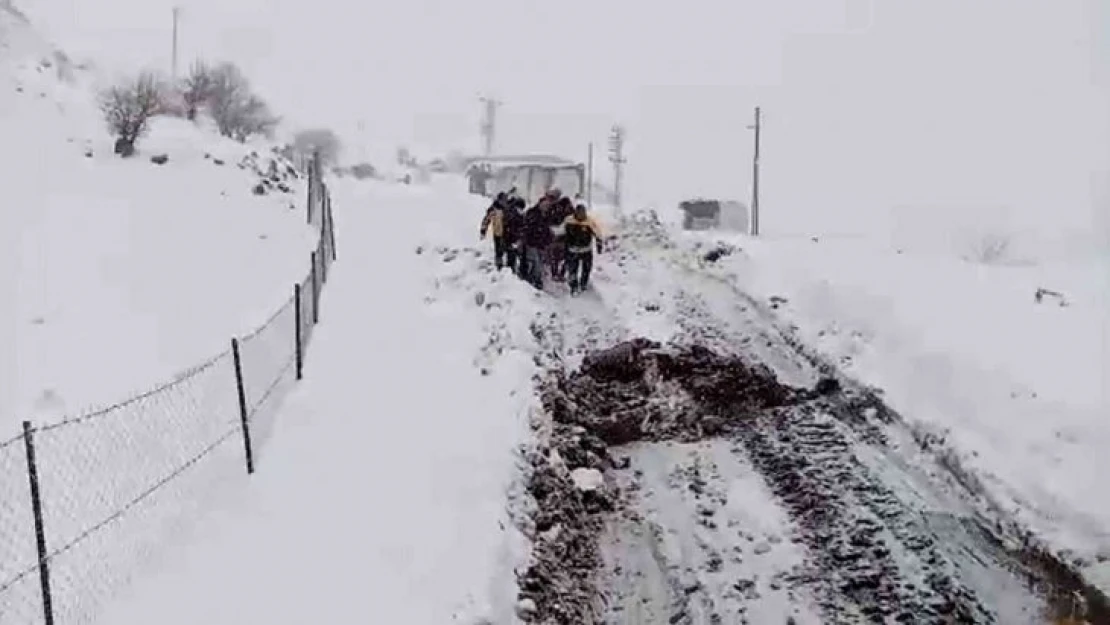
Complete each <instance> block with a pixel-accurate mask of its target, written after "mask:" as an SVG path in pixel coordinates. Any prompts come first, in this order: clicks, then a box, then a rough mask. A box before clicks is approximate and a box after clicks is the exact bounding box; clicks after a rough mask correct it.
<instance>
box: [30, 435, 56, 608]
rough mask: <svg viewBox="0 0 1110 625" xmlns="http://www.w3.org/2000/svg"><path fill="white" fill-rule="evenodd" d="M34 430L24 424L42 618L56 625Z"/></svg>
mask: <svg viewBox="0 0 1110 625" xmlns="http://www.w3.org/2000/svg"><path fill="white" fill-rule="evenodd" d="M34 431H35V430H34V428H33V427H31V422H30V421H24V422H23V445H24V447H25V448H26V450H27V479H28V480H29V481H30V483H31V511H32V513H33V514H34V517H35V544H36V546H37V547H38V554H39V583H40V584H41V586H42V616H43V622H44V623H45V624H46V625H54V598H53V594H52V593H51V591H50V561H49V559H48V557H47V552H46V524H45V523H44V521H43V518H42V492H41V491H40V490H39V470H38V463H37V462H35V441H34Z"/></svg>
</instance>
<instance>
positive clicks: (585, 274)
mask: <svg viewBox="0 0 1110 625" xmlns="http://www.w3.org/2000/svg"><path fill="white" fill-rule="evenodd" d="M563 228H564V231H565V233H566V234H565V235H564V244H565V246H566V267H567V273H568V279H567V282H568V283H569V286H570V292H571V295H575V294H578V293H581V292H582V291H584V290H585V289H586V287H587V286H589V283H590V271H592V270H593V267H594V248H595V247H596V248H597V252H598V254H600V253H601V228H599V227H598V225H597V222H596V221H594V218H593V217H590V215H589V214H588V212H587V211H586V205H585V204H579V205H578V206H576V207H575V208H574V214H572V215H571V216H569V217H567V218H566V221H564V222H563Z"/></svg>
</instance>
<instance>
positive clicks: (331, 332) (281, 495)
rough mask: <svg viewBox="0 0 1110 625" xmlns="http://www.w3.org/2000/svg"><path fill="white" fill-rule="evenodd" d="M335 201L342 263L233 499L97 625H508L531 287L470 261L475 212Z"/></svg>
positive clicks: (390, 192) (401, 198)
mask: <svg viewBox="0 0 1110 625" xmlns="http://www.w3.org/2000/svg"><path fill="white" fill-rule="evenodd" d="M333 195H334V197H335V205H336V206H337V207H340V206H342V207H344V209H343V210H341V211H339V214H337V216H336V223H337V229H338V232H339V233H340V240H339V241H338V243H337V247H338V254H339V262H338V263H337V264H336V265H335V267H334V270H333V272H332V274H331V275H330V277H329V283H328V289H327V291H325V294H324V302H323V304H322V317H321V323H320V325H319V326H318V327H317V328H316V330H315V334H314V337H313V345H312V349H311V351H310V352H309V354H308V356H307V358H308V366H307V370H306V377H305V381H304V383H303V385H302V386H301V387H299V389H298V390H297V391H296V392H295V393H294V394H293V395H292V396H291V397H290V399H289V401H288V402H287V404H286V408H285V410H284V412H283V414H282V415H281V416H280V418H279V419H278V421H277V425H276V428H275V432H274V435H273V438H272V441H271V442H270V444H269V446H268V447H267V450H266V455H265V457H264V458H263V459H262V460H261V462H260V465H259V469H258V472H257V473H256V474H255V475H254V476H253V479H252V484H251V486H250V489H249V492H248V493H247V494H246V500H245V501H244V502H242V504H241V505H239V506H237V507H236V509H233V510H230V511H227V512H226V513H225V514H223V515H221V516H220V517H219V518H217V519H216V520H215V521H214V522H212V523H211V524H209V526H208V527H207V530H206V531H205V532H204V533H203V534H202V535H201V537H200V538H199V539H198V540H197V541H196V542H194V543H191V544H190V545H189V552H190V553H189V556H188V558H187V560H185V561H184V562H183V565H182V566H181V567H179V568H175V569H174V570H169V571H167V572H166V573H165V574H164V575H162V576H159V577H157V578H154V579H152V580H150V581H149V582H147V583H144V584H141V585H139V586H138V587H136V589H135V592H134V593H133V597H132V598H131V600H128V601H124V602H122V603H121V604H120V605H119V606H118V610H117V611H114V612H112V613H110V614H106V615H105V617H104V619H103V621H102V622H104V623H111V624H112V625H126V624H128V623H150V622H159V623H165V624H166V625H173V624H174V623H182V624H184V623H190V624H192V623H209V624H211V625H219V624H220V623H228V624H231V623H241V622H243V621H244V620H247V621H250V622H266V623H271V624H273V625H279V624H281V623H289V624H291V625H292V624H301V623H310V622H328V623H336V624H339V623H365V622H383V623H387V622H388V623H411V624H419V623H429V624H433V623H434V624H440V623H447V622H458V623H481V622H497V623H507V622H511V618H512V614H513V608H514V605H515V602H516V583H515V574H514V570H515V569H516V567H518V566H520V565H521V563H522V562H523V560H524V558H525V557H526V556H525V554H526V549H525V545H524V542H523V541H524V539H523V537H521V536H520V535H519V534H517V532H516V530H515V529H514V524H513V519H512V518H510V511H508V510H506V495H508V496H509V498H510V501H512V500H513V499H514V497H515V496H516V495H514V492H516V489H517V488H518V486H519V484H518V480H519V479H520V477H519V467H518V466H517V463H518V457H517V453H516V450H517V448H518V447H519V446H520V445H521V444H522V443H524V442H525V440H526V438H527V432H528V428H527V424H528V416H529V413H530V411H531V409H532V401H533V398H532V392H531V384H532V382H531V371H532V366H533V365H532V359H533V358H534V354H533V351H534V347H532V346H533V345H534V340H533V339H532V337H531V330H530V322H531V320H532V318H533V315H534V314H535V313H536V311H535V310H533V309H532V308H531V305H532V303H533V302H534V301H535V294H533V293H530V292H529V290H528V287H527V286H526V285H524V284H522V283H521V282H520V281H519V280H516V279H515V278H513V277H512V276H509V275H507V274H498V273H495V272H492V271H491V270H490V269H491V267H490V265H491V258H490V256H491V254H490V253H489V250H488V249H487V247H488V246H482V247H481V248H480V249H475V243H476V242H477V241H476V236H477V224H478V221H479V220H480V218H481V215H482V212H481V209H482V205H481V201H480V200H475V199H474V198H470V197H467V196H463V195H460V194H449V193H447V192H445V191H442V190H440V191H436V190H435V189H430V188H420V187H406V186H403V185H385V184H379V183H373V182H355V181H349V180H348V181H334V182H333ZM383 233H384V234H383ZM345 241H346V242H348V243H347V244H346V245H344V242H345ZM275 558H276V560H275ZM482 619H488V621H483V620H482Z"/></svg>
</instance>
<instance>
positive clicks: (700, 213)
mask: <svg viewBox="0 0 1110 625" xmlns="http://www.w3.org/2000/svg"><path fill="white" fill-rule="evenodd" d="M678 207H679V208H680V209H681V210H682V212H683V213H685V216H684V217H683V218H682V228H683V229H684V230H709V229H711V228H717V227H719V226H720V225H721V203H720V202H718V201H717V200H705V199H696V200H686V201H685V202H682V203H680V204H679V205H678Z"/></svg>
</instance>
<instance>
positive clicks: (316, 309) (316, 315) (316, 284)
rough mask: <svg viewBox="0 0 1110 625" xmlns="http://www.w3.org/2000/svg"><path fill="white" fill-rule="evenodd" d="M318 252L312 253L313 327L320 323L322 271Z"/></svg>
mask: <svg viewBox="0 0 1110 625" xmlns="http://www.w3.org/2000/svg"><path fill="white" fill-rule="evenodd" d="M316 258H317V255H316V252H313V253H312V325H316V324H317V323H320V269H319V268H318V267H317V265H318V262H317V260H316Z"/></svg>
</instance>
